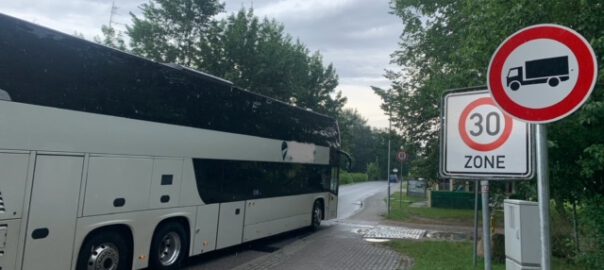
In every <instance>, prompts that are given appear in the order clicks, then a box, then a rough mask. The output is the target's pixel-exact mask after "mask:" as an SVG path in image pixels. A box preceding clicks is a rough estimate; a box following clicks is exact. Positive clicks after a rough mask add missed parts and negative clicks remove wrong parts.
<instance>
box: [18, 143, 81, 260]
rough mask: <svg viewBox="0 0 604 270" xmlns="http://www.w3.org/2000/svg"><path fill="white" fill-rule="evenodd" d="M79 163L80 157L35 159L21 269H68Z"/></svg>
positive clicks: (77, 196) (71, 254)
mask: <svg viewBox="0 0 604 270" xmlns="http://www.w3.org/2000/svg"><path fill="white" fill-rule="evenodd" d="M83 164H84V158H83V157H77V156H47V155H38V156H37V158H36V170H35V174H34V182H33V183H34V184H33V191H32V196H31V204H30V209H29V217H28V221H27V224H28V225H27V234H26V240H25V254H24V256H23V269H69V267H70V261H71V258H72V256H73V241H74V231H75V227H76V217H77V210H78V209H77V207H78V198H79V190H80V183H81V179H82V168H83ZM56 194H61V196H56ZM57 247H61V248H57ZM59 258H60V259H59Z"/></svg>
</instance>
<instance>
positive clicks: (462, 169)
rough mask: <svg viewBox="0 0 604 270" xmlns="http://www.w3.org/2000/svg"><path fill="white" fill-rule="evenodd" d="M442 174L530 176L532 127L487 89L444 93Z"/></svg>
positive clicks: (454, 175) (498, 176)
mask: <svg viewBox="0 0 604 270" xmlns="http://www.w3.org/2000/svg"><path fill="white" fill-rule="evenodd" d="M441 125H442V137H441V138H442V139H441V155H440V159H441V160H440V173H441V176H442V177H446V178H450V177H459V178H462V177H463V178H474V179H478V178H480V179H485V178H487V179H510V178H514V179H530V178H531V177H532V175H533V169H532V167H533V166H532V163H533V162H532V145H531V143H530V140H531V128H530V126H529V124H527V123H525V122H521V121H518V120H515V119H513V118H512V117H511V116H509V115H508V114H506V113H504V112H503V111H501V110H500V109H499V108H498V107H497V105H496V104H495V102H494V100H493V99H492V98H491V95H489V92H488V91H487V90H486V89H483V90H482V91H471V92H467V91H466V92H449V93H447V94H445V95H444V97H443V115H442V121H441Z"/></svg>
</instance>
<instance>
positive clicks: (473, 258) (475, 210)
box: [472, 181, 478, 268]
mask: <svg viewBox="0 0 604 270" xmlns="http://www.w3.org/2000/svg"><path fill="white" fill-rule="evenodd" d="M473 238H474V247H473V248H472V255H473V256H472V263H473V265H474V268H476V261H477V260H476V256H477V253H478V250H477V248H478V247H477V243H478V181H474V237H473Z"/></svg>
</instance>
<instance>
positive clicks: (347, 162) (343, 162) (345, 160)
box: [338, 150, 352, 171]
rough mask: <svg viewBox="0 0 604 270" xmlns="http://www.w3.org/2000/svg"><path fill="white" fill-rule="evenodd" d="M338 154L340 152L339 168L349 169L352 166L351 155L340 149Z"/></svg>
mask: <svg viewBox="0 0 604 270" xmlns="http://www.w3.org/2000/svg"><path fill="white" fill-rule="evenodd" d="M338 154H340V159H339V160H340V168H343V169H345V170H347V171H350V169H351V168H352V157H350V154H348V153H346V152H344V151H342V150H338Z"/></svg>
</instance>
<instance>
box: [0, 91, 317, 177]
mask: <svg viewBox="0 0 604 270" xmlns="http://www.w3.org/2000/svg"><path fill="white" fill-rule="evenodd" d="M0 125H1V126H2V127H6V128H3V129H1V130H0V149H17V150H23V149H27V150H38V151H56V152H77V153H95V154H110V155H128V156H162V157H175V158H182V157H195V158H210V159H228V160H253V161H266V162H284V163H301V162H300V161H299V160H297V159H294V158H292V159H287V160H284V158H283V153H282V144H283V142H284V141H282V140H275V139H268V138H261V137H255V136H249V135H243V134H234V133H226V132H221V131H213V130H205V129H196V128H190V127H184V126H175V125H169V124H162V123H155V122H148V121H142V120H134V119H128V118H122V117H115V116H109V115H100V114H93V113H85V112H77V111H70V110H65V109H57V108H50V107H44V106H38V105H30V104H23V103H17V102H10V101H2V100H0ZM9 127H10V128H9ZM74 127H77V128H74ZM41 131H43V132H41ZM67 131H68V132H67ZM307 145H310V144H307ZM313 147H314V150H315V151H316V152H315V157H314V160H310V161H309V160H306V161H305V162H304V163H306V164H325V165H327V164H329V148H328V147H325V146H313ZM292 151H295V150H290V151H289V152H292ZM295 156H296V155H292V157H295Z"/></svg>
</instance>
